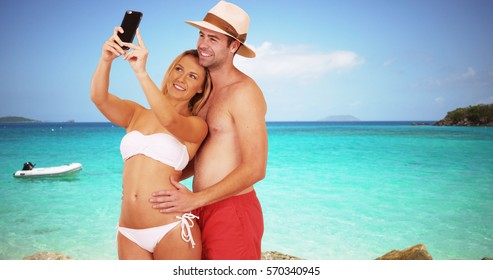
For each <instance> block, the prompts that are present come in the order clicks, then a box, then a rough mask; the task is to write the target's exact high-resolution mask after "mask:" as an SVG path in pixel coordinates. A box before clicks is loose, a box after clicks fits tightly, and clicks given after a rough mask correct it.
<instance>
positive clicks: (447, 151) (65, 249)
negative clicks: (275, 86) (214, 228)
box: [0, 122, 493, 260]
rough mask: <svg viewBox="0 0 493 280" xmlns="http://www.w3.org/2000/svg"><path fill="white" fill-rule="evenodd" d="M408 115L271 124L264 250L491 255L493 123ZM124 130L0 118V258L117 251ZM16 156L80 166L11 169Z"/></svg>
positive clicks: (355, 256)
mask: <svg viewBox="0 0 493 280" xmlns="http://www.w3.org/2000/svg"><path fill="white" fill-rule="evenodd" d="M410 123H411V122H351V123H316V122H312V123H303V122H295V123H287V122H280V123H269V124H268V133H269V160H268V169H267V176H266V178H265V180H263V181H262V182H261V183H259V184H257V186H256V189H257V193H258V196H259V198H260V201H261V203H262V207H263V210H264V218H265V234H264V239H263V250H265V251H267V250H275V251H280V252H283V253H286V254H291V255H295V256H298V257H301V258H304V259H313V260H369V259H374V258H376V257H379V256H381V255H383V254H385V253H387V252H388V251H391V250H393V249H404V248H407V247H410V246H412V245H415V244H418V243H422V244H425V245H426V247H427V248H428V251H429V252H430V254H431V255H432V256H433V258H434V259H472V260H477V259H481V258H483V257H486V256H488V257H493V128H485V127H435V126H412V125H410ZM124 133H125V132H124V130H123V129H122V128H119V127H115V126H113V125H111V124H109V123H30V124H0V259H22V258H23V257H24V256H28V255H32V254H34V253H36V252H39V251H56V252H61V253H64V254H66V255H69V256H71V257H73V258H75V259H83V260H85V259H91V260H103V259H109V260H112V259H116V258H117V255H116V248H115V243H114V238H115V226H116V223H117V220H118V215H119V207H120V199H121V170H122V166H123V162H122V159H121V156H120V154H119V144H120V139H121V137H122V136H123V135H124ZM26 161H31V162H33V163H36V165H37V167H48V166H57V165H62V164H67V163H71V162H80V163H82V165H83V167H84V169H83V170H82V171H81V172H80V173H79V174H78V175H77V176H75V177H70V178H69V177H67V178H45V179H41V178H38V179H29V178H22V179H19V178H14V177H13V176H12V173H13V172H15V171H16V170H19V169H21V168H22V165H23V163H24V162H26ZM186 183H187V185H190V181H186Z"/></svg>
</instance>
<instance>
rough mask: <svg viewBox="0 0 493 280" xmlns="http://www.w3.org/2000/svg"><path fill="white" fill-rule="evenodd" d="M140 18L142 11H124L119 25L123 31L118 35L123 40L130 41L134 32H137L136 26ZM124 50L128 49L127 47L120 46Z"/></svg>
mask: <svg viewBox="0 0 493 280" xmlns="http://www.w3.org/2000/svg"><path fill="white" fill-rule="evenodd" d="M141 19H142V13H141V12H138V11H131V10H128V11H126V12H125V16H124V17H123V20H122V24H121V27H122V28H123V30H124V31H125V32H124V33H118V37H120V39H121V40H122V41H123V42H126V43H132V42H133V40H134V37H135V32H137V27H139V24H140V20H141ZM122 48H123V49H124V50H128V49H129V48H128V47H122Z"/></svg>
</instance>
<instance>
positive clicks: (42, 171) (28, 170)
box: [14, 162, 82, 178]
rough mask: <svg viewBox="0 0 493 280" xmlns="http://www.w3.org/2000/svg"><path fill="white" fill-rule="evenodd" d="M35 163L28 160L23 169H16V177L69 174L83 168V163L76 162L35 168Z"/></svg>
mask: <svg viewBox="0 0 493 280" xmlns="http://www.w3.org/2000/svg"><path fill="white" fill-rule="evenodd" d="M34 166H35V165H34V164H32V163H30V162H26V163H24V168H22V170H19V171H16V172H15V173H14V177H17V178H21V177H46V176H67V175H73V174H76V173H77V172H79V171H81V170H82V164H80V163H78V162H74V163H71V164H66V165H61V166H54V167H39V168H35V167H34Z"/></svg>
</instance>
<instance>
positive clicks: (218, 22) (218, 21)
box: [204, 13, 247, 43]
mask: <svg viewBox="0 0 493 280" xmlns="http://www.w3.org/2000/svg"><path fill="white" fill-rule="evenodd" d="M204 21H206V22H208V23H210V24H212V25H215V26H216V27H219V28H221V29H222V30H224V31H225V32H226V33H228V34H229V35H231V36H232V37H234V38H235V39H237V40H238V41H240V42H241V43H245V41H246V37H247V34H246V33H245V34H238V32H237V31H236V29H235V28H234V27H233V26H232V25H231V24H229V23H228V22H227V21H225V20H224V19H222V18H220V17H218V16H216V15H215V14H212V13H207V15H205V17H204Z"/></svg>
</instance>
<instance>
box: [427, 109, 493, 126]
mask: <svg viewBox="0 0 493 280" xmlns="http://www.w3.org/2000/svg"><path fill="white" fill-rule="evenodd" d="M435 125H438V126H448V125H451V126H493V104H487V105H485V104H480V105H475V106H469V107H467V108H458V109H455V110H453V111H450V112H448V113H447V116H445V118H444V119H442V120H440V121H438V122H437V123H435Z"/></svg>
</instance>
